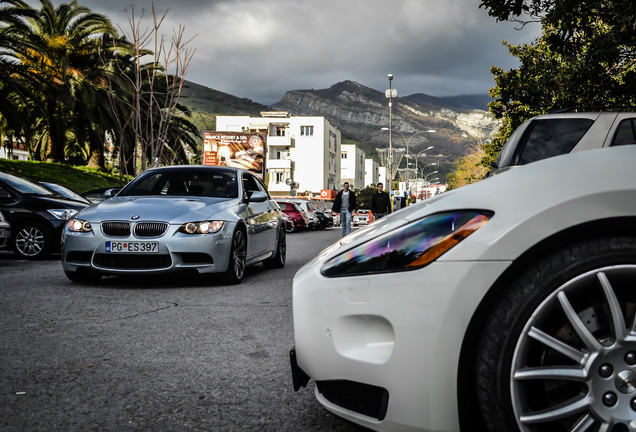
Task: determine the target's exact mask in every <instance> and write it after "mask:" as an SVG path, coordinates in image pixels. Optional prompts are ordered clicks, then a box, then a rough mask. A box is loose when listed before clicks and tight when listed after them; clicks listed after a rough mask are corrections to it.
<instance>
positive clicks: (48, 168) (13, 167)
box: [0, 159, 127, 194]
mask: <svg viewBox="0 0 636 432" xmlns="http://www.w3.org/2000/svg"><path fill="white" fill-rule="evenodd" d="M0 171H4V172H9V173H15V174H20V175H23V176H25V177H28V178H31V179H33V180H38V181H48V182H51V183H57V184H61V185H62V186H66V187H68V188H70V189H72V190H74V191H75V192H78V193H80V194H82V193H85V192H88V191H90V190H92V189H98V188H105V187H121V186H123V185H125V184H126V183H127V181H126V180H125V179H124V180H123V181H122V180H120V178H119V175H115V174H109V173H105V172H102V171H99V170H98V169H95V168H88V167H84V166H71V165H64V164H60V163H53V162H36V161H33V162H32V161H20V160H8V159H0Z"/></svg>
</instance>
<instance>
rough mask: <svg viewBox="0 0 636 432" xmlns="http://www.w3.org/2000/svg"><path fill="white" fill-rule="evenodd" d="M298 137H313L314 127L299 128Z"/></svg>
mask: <svg viewBox="0 0 636 432" xmlns="http://www.w3.org/2000/svg"><path fill="white" fill-rule="evenodd" d="M300 135H301V136H314V127H313V126H301V127H300Z"/></svg>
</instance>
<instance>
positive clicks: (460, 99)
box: [405, 93, 493, 111]
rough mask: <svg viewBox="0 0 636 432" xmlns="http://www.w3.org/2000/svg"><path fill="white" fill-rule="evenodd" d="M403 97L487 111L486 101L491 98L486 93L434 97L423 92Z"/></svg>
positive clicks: (431, 103)
mask: <svg viewBox="0 0 636 432" xmlns="http://www.w3.org/2000/svg"><path fill="white" fill-rule="evenodd" d="M405 99H408V100H410V101H413V102H415V103H417V104H420V105H433V106H439V107H446V108H461V109H478V110H483V111H488V103H489V102H491V101H492V100H493V99H492V98H491V97H490V96H488V95H460V96H445V97H439V98H438V97H435V96H429V95H426V94H424V93H415V94H412V95H410V96H406V97H405Z"/></svg>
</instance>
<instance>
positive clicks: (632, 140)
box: [612, 119, 636, 146]
mask: <svg viewBox="0 0 636 432" xmlns="http://www.w3.org/2000/svg"><path fill="white" fill-rule="evenodd" d="M630 144H636V119H625V120H623V121H621V122H620V124H619V125H618V129H616V135H614V140H613V141H612V146H621V145H630Z"/></svg>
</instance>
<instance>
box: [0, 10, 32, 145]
mask: <svg viewBox="0 0 636 432" xmlns="http://www.w3.org/2000/svg"><path fill="white" fill-rule="evenodd" d="M35 15H36V11H35V10H33V9H31V8H30V7H29V6H28V5H27V4H26V3H24V2H23V1H21V0H0V26H1V27H0V117H1V122H2V127H1V129H2V134H3V135H4V136H6V137H7V139H8V142H9V143H12V142H13V139H14V137H15V136H25V135H29V133H28V132H29V131H30V127H29V126H30V125H31V124H32V122H33V119H32V114H34V113H36V112H37V111H38V107H37V106H36V105H35V104H34V103H33V100H34V95H33V94H32V93H31V91H30V89H29V86H28V84H27V83H28V82H30V81H31V77H30V76H29V74H28V71H27V70H26V69H25V68H24V67H23V66H22V64H21V63H20V62H19V61H18V60H17V59H16V58H15V57H14V56H13V55H12V54H13V53H14V50H15V49H16V48H18V49H19V48H20V47H22V45H23V44H22V39H21V38H20V37H17V36H16V35H15V34H14V29H16V28H22V29H24V28H25V27H26V23H25V18H27V17H33V16H35Z"/></svg>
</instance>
